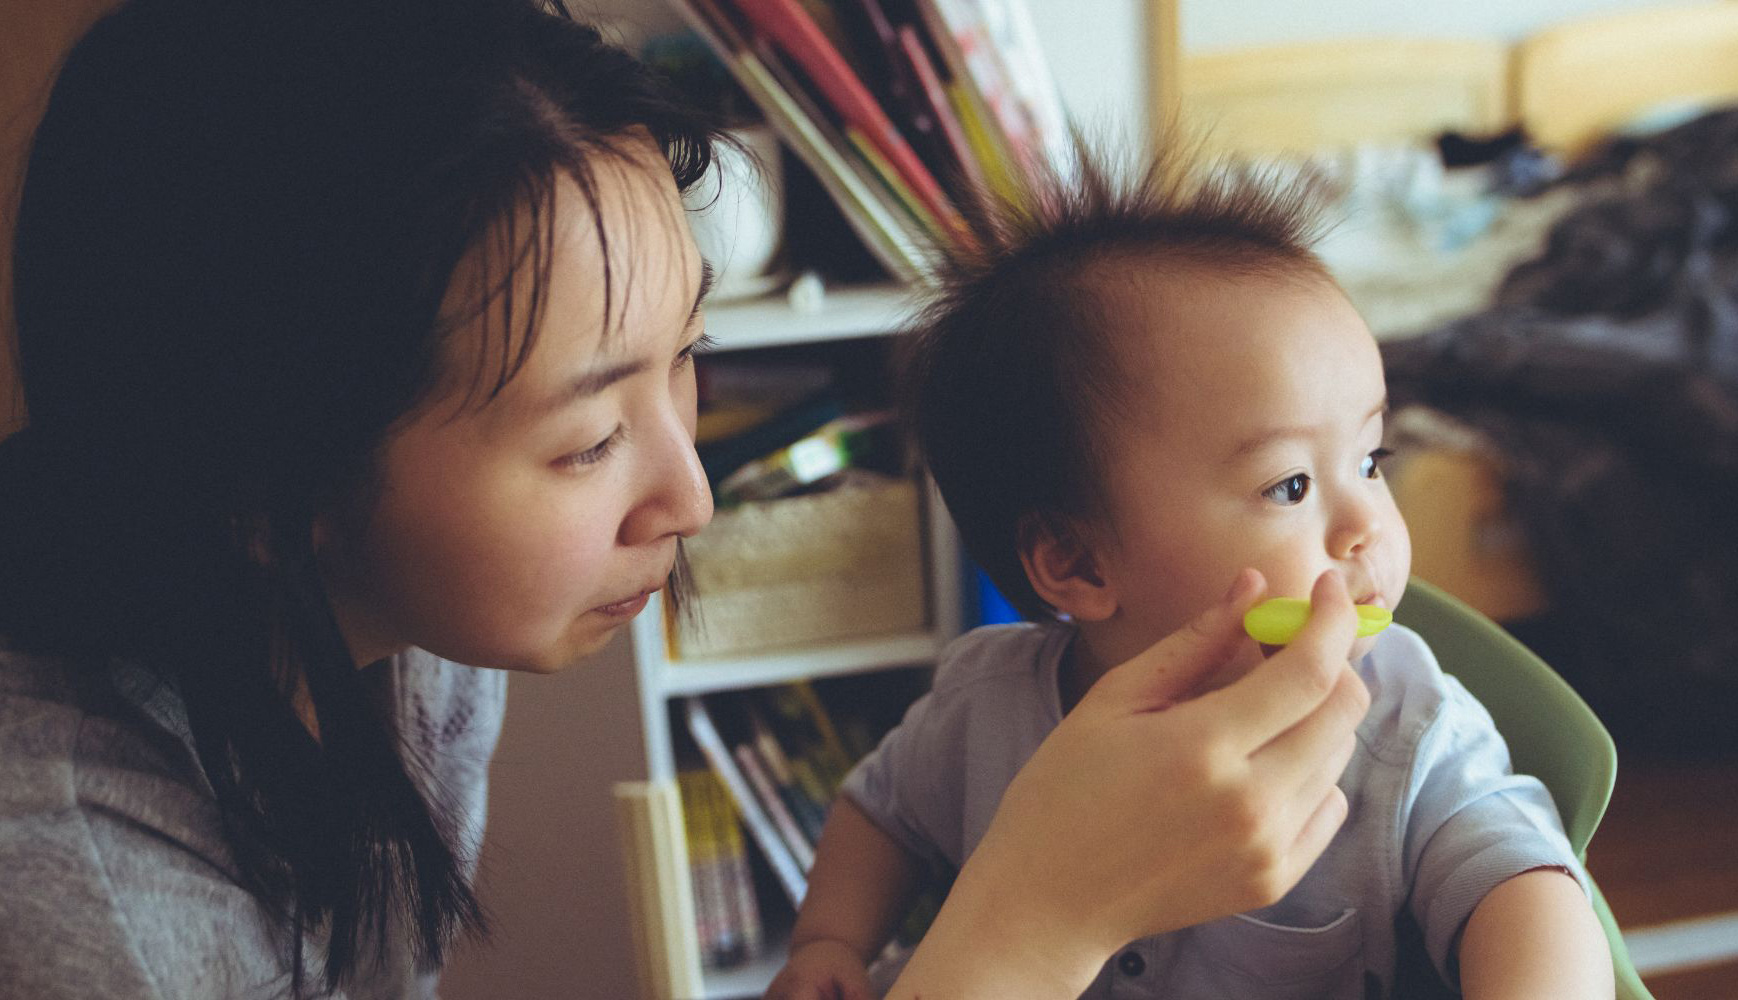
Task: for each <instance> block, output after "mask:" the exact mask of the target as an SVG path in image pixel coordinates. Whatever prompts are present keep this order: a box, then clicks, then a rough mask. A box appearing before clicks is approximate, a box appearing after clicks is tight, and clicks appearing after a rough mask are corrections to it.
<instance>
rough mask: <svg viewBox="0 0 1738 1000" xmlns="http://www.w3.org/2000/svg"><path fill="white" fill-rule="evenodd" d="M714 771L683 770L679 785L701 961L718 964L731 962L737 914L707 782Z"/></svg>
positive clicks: (677, 779)
mask: <svg viewBox="0 0 1738 1000" xmlns="http://www.w3.org/2000/svg"><path fill="white" fill-rule="evenodd" d="M711 780H713V779H712V773H711V772H710V771H705V770H695V771H682V772H679V773H678V774H677V775H676V784H677V787H678V789H679V791H680V794H681V797H682V826H683V830H684V832H685V835H686V839H687V842H688V875H689V881H690V884H691V886H692V888H693V892H694V917H695V928H696V931H697V933H698V937H699V940H700V960H701V964H703V965H708V966H716V965H721V964H724V963H726V962H728V961H730V959H731V957H732V955H731V951H732V948H733V946H734V944H735V939H734V934H733V932H732V927H733V925H734V923H735V919H736V917H735V913H734V911H733V910H732V909H731V907H730V904H729V902H728V901H727V900H728V890H727V888H726V877H727V876H726V872H725V870H724V865H725V861H724V856H723V845H722V843H721V842H720V841H719V839H718V835H717V820H716V817H714V816H713V815H712V813H713V805H712V802H711V799H710V796H709V795H708V794H707V791H706V785H707V784H708V783H709V782H710V781H711Z"/></svg>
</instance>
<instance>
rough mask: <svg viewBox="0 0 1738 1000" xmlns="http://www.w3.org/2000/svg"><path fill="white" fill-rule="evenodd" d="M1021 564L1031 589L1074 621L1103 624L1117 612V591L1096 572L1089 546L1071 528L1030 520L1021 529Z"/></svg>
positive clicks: (1076, 531)
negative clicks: (1099, 622)
mask: <svg viewBox="0 0 1738 1000" xmlns="http://www.w3.org/2000/svg"><path fill="white" fill-rule="evenodd" d="M1020 563H1021V564H1022V565H1023V566H1025V568H1026V580H1027V582H1029V583H1031V584H1032V590H1033V591H1034V592H1036V593H1037V595H1038V596H1039V597H1041V598H1043V599H1044V601H1045V603H1047V604H1049V605H1050V606H1051V607H1053V608H1055V609H1056V610H1057V611H1059V612H1061V613H1063V614H1066V615H1068V616H1069V617H1071V618H1073V619H1074V620H1075V621H1086V622H1097V621H1103V620H1105V619H1106V618H1109V617H1110V616H1111V615H1112V614H1114V613H1115V612H1116V609H1117V597H1116V591H1115V590H1114V589H1112V587H1111V586H1110V584H1108V583H1106V582H1105V579H1104V574H1102V573H1101V572H1099V568H1098V559H1097V557H1096V556H1095V555H1094V554H1093V550H1092V545H1091V544H1090V543H1089V542H1088V540H1087V539H1086V538H1085V537H1084V536H1083V533H1082V532H1081V531H1080V530H1078V529H1077V528H1075V527H1074V526H1073V525H1068V524H1062V523H1058V519H1055V518H1042V517H1034V518H1029V519H1028V520H1027V521H1026V523H1025V524H1023V525H1021V527H1020Z"/></svg>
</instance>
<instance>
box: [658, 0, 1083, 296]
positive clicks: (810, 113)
mask: <svg viewBox="0 0 1738 1000" xmlns="http://www.w3.org/2000/svg"><path fill="white" fill-rule="evenodd" d="M676 6H677V8H678V9H679V10H680V11H681V12H682V13H683V15H684V17H685V18H686V19H687V20H688V22H689V23H690V24H691V25H692V26H693V27H694V28H695V29H696V31H698V32H699V33H700V34H701V36H702V37H703V38H704V39H705V41H706V42H707V44H708V45H709V46H711V47H712V49H713V50H714V52H715V53H716V54H717V55H718V56H719V58H720V59H721V60H722V61H723V62H724V63H725V64H726V66H727V68H728V69H729V70H730V72H731V73H732V75H733V76H735V77H736V78H737V80H738V82H739V83H741V84H742V86H743V88H744V89H745V90H746V91H747V92H748V93H749V96H750V97H751V99H752V100H754V102H755V103H756V104H757V105H758V106H759V107H760V108H761V110H762V111H763V112H764V114H765V115H766V117H767V120H768V121H769V123H771V124H772V125H773V127H774V129H775V130H776V131H777V132H778V133H779V134H780V135H781V136H782V137H783V138H784V140H785V142H786V143H787V144H788V145H789V146H790V147H791V149H792V150H793V151H794V152H795V153H796V155H797V156H798V157H799V158H800V159H801V160H802V161H803V162H804V163H805V164H806V165H807V166H808V167H809V168H810V170H812V171H813V172H814V173H815V174H816V176H817V177H819V179H820V180H821V183H822V185H823V187H825V188H826V190H827V193H828V195H829V196H831V197H832V198H833V200H834V201H835V202H836V203H838V205H839V206H840V208H841V210H842V211H843V212H844V214H845V217H846V218H847V220H848V221H849V222H850V223H851V225H852V228H853V229H854V230H855V231H856V232H857V233H858V234H859V235H860V236H861V237H862V238H863V240H864V242H865V243H866V244H867V245H868V247H869V249H870V251H871V252H872V253H874V255H875V256H876V257H877V259H879V260H880V261H881V262H882V264H883V265H884V266H886V267H887V269H888V270H889V271H890V272H892V273H893V274H894V276H895V277H898V278H900V279H901V280H905V281H923V280H925V279H927V278H928V277H929V275H930V274H931V273H932V267H933V263H934V261H935V260H936V254H937V253H940V252H945V251H946V250H947V249H948V248H950V247H956V246H969V245H970V244H971V243H972V241H973V240H974V239H975V238H976V237H975V236H974V234H973V232H972V230H971V228H970V226H969V225H968V224H967V222H966V214H965V213H964V212H962V208H963V209H967V210H976V209H978V208H980V207H982V206H983V204H984V202H983V198H984V196H985V193H986V192H987V191H990V192H996V193H998V194H999V195H1001V196H1002V197H1004V198H1012V197H1017V195H1018V192H1019V191H1020V190H1021V188H1020V187H1019V185H1018V184H1017V183H1015V181H1016V180H1017V179H1018V178H1019V177H1020V176H1022V175H1024V174H1026V173H1029V172H1032V171H1036V170H1039V169H1052V168H1053V169H1057V170H1060V171H1064V172H1065V171H1067V170H1068V169H1069V167H1070V166H1071V155H1070V152H1069V150H1070V143H1071V141H1072V137H1071V136H1070V135H1069V133H1068V130H1067V125H1066V121H1065V119H1064V116H1063V111H1062V104H1061V101H1060V99H1059V98H1058V96H1057V92H1056V87H1055V82H1054V80H1053V78H1052V77H1051V75H1050V73H1049V71H1048V69H1047V68H1046V66H1045V62H1044V58H1043V54H1042V52H1041V51H1040V50H1039V47H1038V45H1037V40H1036V39H1037V33H1036V31H1035V30H1034V29H1033V27H1032V23H1031V18H1030V14H1029V13H1028V10H1027V8H1026V6H1025V2H1024V0H676Z"/></svg>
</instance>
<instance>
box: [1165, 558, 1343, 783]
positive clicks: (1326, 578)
mask: <svg viewBox="0 0 1738 1000" xmlns="http://www.w3.org/2000/svg"><path fill="white" fill-rule="evenodd" d="M1357 636H1358V613H1357V611H1356V610H1355V609H1354V608H1353V605H1352V599H1351V596H1350V595H1349V594H1347V592H1346V582H1345V580H1344V578H1342V577H1341V576H1340V574H1339V573H1338V572H1336V571H1334V570H1329V571H1328V572H1326V573H1323V574H1322V575H1321V576H1320V577H1319V578H1318V579H1317V580H1316V583H1315V586H1314V588H1312V589H1311V591H1310V619H1309V621H1308V622H1307V623H1305V624H1304V627H1303V630H1302V631H1300V632H1299V633H1298V634H1297V638H1296V639H1294V640H1292V643H1291V645H1289V646H1287V647H1285V648H1284V649H1282V650H1280V651H1279V652H1277V653H1275V654H1274V655H1272V656H1271V657H1268V658H1267V659H1266V660H1265V661H1263V662H1262V663H1261V664H1259V665H1258V666H1256V668H1255V669H1254V670H1252V671H1250V672H1249V674H1248V675H1247V676H1245V677H1243V678H1242V679H1241V680H1238V681H1237V682H1236V683H1234V684H1231V685H1228V686H1226V687H1224V688H1221V689H1219V690H1218V691H1214V692H1212V693H1210V694H1206V695H1202V696H1201V698H1200V699H1198V700H1197V702H1196V704H1199V705H1200V706H1201V707H1203V708H1207V707H1211V708H1212V710H1213V711H1214V712H1216V713H1218V714H1219V715H1220V717H1221V718H1223V719H1226V720H1232V721H1230V723H1229V725H1228V727H1227V728H1226V729H1225V730H1224V731H1225V732H1226V733H1227V734H1230V735H1232V738H1233V739H1235V740H1237V741H1238V746H1236V747H1235V749H1238V750H1241V751H1242V752H1244V753H1248V754H1254V753H1255V752H1256V751H1258V750H1260V749H1261V748H1262V747H1264V746H1266V745H1267V744H1268V743H1270V742H1272V741H1273V740H1275V739H1277V738H1278V737H1280V736H1281V735H1282V734H1283V733H1286V732H1287V731H1289V730H1291V729H1292V728H1293V727H1294V726H1297V725H1298V724H1299V723H1301V722H1303V721H1304V720H1305V719H1308V718H1311V717H1312V716H1314V715H1315V714H1316V713H1317V712H1318V711H1320V710H1321V709H1323V708H1324V706H1328V707H1329V714H1330V717H1331V718H1334V719H1338V720H1340V723H1341V728H1342V729H1345V730H1349V729H1350V728H1351V727H1352V726H1355V725H1356V722H1355V721H1352V722H1351V723H1350V725H1346V724H1345V722H1346V720H1348V719H1351V718H1352V717H1353V716H1354V715H1355V716H1356V717H1357V718H1362V716H1363V708H1364V706H1362V705H1360V704H1358V701H1357V699H1358V698H1359V697H1360V695H1359V694H1357V693H1356V692H1352V691H1347V690H1344V689H1343V688H1342V685H1341V679H1342V676H1343V675H1344V674H1345V673H1347V672H1348V670H1349V667H1348V658H1349V657H1350V656H1351V651H1352V644H1353V642H1355V641H1356V640H1357ZM1353 679H1354V680H1356V677H1355V676H1354V678H1353ZM1359 687H1360V688H1361V687H1362V685H1361V684H1359ZM1330 728H1332V726H1331V725H1330ZM1325 750H1326V748H1325V747H1323V748H1320V749H1319V750H1318V751H1317V752H1318V753H1320V752H1325Z"/></svg>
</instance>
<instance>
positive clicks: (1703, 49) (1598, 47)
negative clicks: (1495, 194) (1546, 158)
mask: <svg viewBox="0 0 1738 1000" xmlns="http://www.w3.org/2000/svg"><path fill="white" fill-rule="evenodd" d="M1514 94H1515V96H1514V107H1515V112H1516V115H1517V117H1518V119H1519V120H1520V121H1521V122H1522V123H1523V124H1524V125H1526V127H1527V132H1528V134H1529V135H1531V136H1532V137H1533V140H1534V141H1535V142H1537V143H1539V144H1540V145H1541V146H1544V147H1546V148H1548V149H1556V150H1561V151H1563V152H1569V153H1574V152H1578V151H1580V150H1582V149H1585V148H1586V147H1587V146H1588V145H1589V144H1591V143H1593V142H1594V141H1596V140H1598V139H1599V138H1600V137H1601V136H1603V135H1606V134H1607V133H1609V132H1610V131H1611V130H1612V129H1613V128H1615V127H1617V126H1620V125H1622V124H1624V123H1625V122H1627V121H1632V120H1633V119H1634V118H1635V116H1636V115H1638V114H1641V113H1644V112H1647V111H1649V110H1651V109H1655V108H1659V107H1661V106H1663V105H1667V104H1670V103H1672V102H1680V101H1690V102H1697V103H1700V104H1712V103H1716V102H1720V101H1731V100H1733V99H1735V98H1738V3H1713V4H1706V3H1704V4H1697V5H1694V6H1690V7H1660V8H1654V9H1650V10H1641V11H1629V12H1625V13H1622V14H1612V15H1607V16H1604V17H1597V18H1588V19H1585V20H1580V21H1572V22H1566V23H1564V24H1561V25H1558V26H1556V27H1553V28H1550V29H1548V30H1545V31H1542V32H1540V33H1539V34H1537V35H1535V36H1534V37H1532V38H1529V39H1527V40H1525V41H1523V42H1521V43H1520V44H1519V45H1517V46H1516V49H1515V91H1514Z"/></svg>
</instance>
